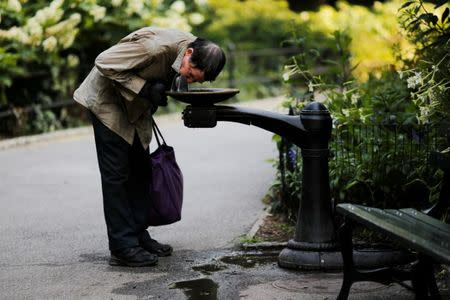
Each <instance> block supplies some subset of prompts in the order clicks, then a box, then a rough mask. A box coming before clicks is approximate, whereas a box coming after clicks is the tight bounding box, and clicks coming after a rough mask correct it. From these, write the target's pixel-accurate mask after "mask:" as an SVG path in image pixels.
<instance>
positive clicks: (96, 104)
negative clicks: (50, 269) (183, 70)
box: [74, 27, 196, 148]
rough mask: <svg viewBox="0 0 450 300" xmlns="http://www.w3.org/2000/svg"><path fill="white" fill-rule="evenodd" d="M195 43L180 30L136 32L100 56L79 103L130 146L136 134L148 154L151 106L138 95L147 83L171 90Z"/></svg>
mask: <svg viewBox="0 0 450 300" xmlns="http://www.w3.org/2000/svg"><path fill="white" fill-rule="evenodd" d="M195 39H196V37H195V36H193V35H192V34H190V33H185V32H182V31H179V30H175V29H162V28H156V27H145V28H142V29H139V30H137V31H135V32H132V33H131V34H129V35H128V36H126V37H124V38H123V39H122V40H120V41H119V43H117V44H116V45H114V46H112V47H111V48H109V49H107V50H105V51H104V52H102V53H100V55H99V56H98V57H97V58H96V60H95V66H94V67H93V68H92V70H91V72H90V73H89V75H88V76H87V77H86V78H85V80H84V81H83V82H82V83H81V85H80V87H79V88H78V89H77V90H76V91H75V93H74V100H75V101H77V102H78V103H80V104H81V105H83V106H85V107H86V108H87V109H89V110H91V111H92V112H93V113H94V114H95V115H96V116H97V117H98V119H99V120H100V121H101V122H102V123H103V124H105V125H106V126H107V127H108V128H110V129H111V130H112V131H114V132H115V133H117V134H118V135H119V136H121V137H122V138H123V139H124V140H125V141H127V142H128V143H129V144H130V145H131V144H132V143H133V138H134V134H135V131H136V132H137V134H138V136H139V139H140V141H141V143H142V145H143V146H144V148H147V147H148V145H149V143H150V140H151V136H152V130H151V112H150V109H151V104H150V102H149V100H147V99H143V98H141V97H139V96H138V95H137V94H138V93H139V91H140V90H141V89H142V87H143V86H144V84H145V82H146V80H155V79H158V80H162V81H164V82H165V83H166V86H168V87H169V88H170V85H171V82H172V80H173V78H174V76H175V75H176V73H178V72H179V70H180V67H181V62H182V58H183V56H184V53H185V51H186V49H187V45H188V44H189V43H191V42H193V41H194V40H195Z"/></svg>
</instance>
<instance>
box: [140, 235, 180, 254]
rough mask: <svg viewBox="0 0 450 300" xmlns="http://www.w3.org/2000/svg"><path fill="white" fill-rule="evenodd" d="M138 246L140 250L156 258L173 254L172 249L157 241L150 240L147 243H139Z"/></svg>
mask: <svg viewBox="0 0 450 300" xmlns="http://www.w3.org/2000/svg"><path fill="white" fill-rule="evenodd" d="M140 245H141V247H142V248H144V249H145V250H147V251H148V252H150V253H152V254H156V255H158V256H169V255H171V254H172V252H173V248H172V246H170V245H167V244H161V243H158V241H157V240H154V239H150V240H147V241H141V242H140Z"/></svg>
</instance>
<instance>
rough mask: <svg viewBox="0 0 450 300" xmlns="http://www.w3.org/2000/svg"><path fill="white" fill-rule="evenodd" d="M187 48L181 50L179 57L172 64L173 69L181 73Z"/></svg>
mask: <svg viewBox="0 0 450 300" xmlns="http://www.w3.org/2000/svg"><path fill="white" fill-rule="evenodd" d="M186 49H187V46H184V47H182V48H181V50H180V52H178V56H177V58H176V59H175V61H174V62H173V64H172V69H173V70H174V71H175V72H177V73H180V68H181V62H182V61H183V57H184V53H185V52H186Z"/></svg>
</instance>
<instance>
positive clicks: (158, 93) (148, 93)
mask: <svg viewBox="0 0 450 300" xmlns="http://www.w3.org/2000/svg"><path fill="white" fill-rule="evenodd" d="M139 96H140V97H143V98H146V99H148V100H149V101H150V102H151V103H152V105H153V107H158V106H167V95H166V86H165V85H164V84H163V83H162V82H159V81H155V82H150V81H147V82H146V83H145V85H144V86H143V87H142V89H141V91H140V92H139Z"/></svg>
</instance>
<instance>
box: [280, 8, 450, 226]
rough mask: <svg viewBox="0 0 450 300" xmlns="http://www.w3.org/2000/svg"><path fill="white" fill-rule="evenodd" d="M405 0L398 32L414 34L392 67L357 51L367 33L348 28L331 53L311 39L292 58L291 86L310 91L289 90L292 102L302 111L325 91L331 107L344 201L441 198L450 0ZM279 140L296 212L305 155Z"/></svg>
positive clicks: (337, 187) (290, 206)
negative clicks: (432, 164)
mask: <svg viewBox="0 0 450 300" xmlns="http://www.w3.org/2000/svg"><path fill="white" fill-rule="evenodd" d="M393 4H395V2H391V3H386V5H387V6H388V7H390V5H393ZM396 4H397V10H398V13H397V17H398V21H399V23H398V24H399V26H400V27H399V28H402V29H403V30H402V31H400V32H399V34H400V33H401V34H402V35H403V37H404V38H405V39H406V38H407V39H408V41H403V38H398V40H397V43H394V44H392V47H391V51H392V53H393V54H392V55H391V56H389V59H386V61H385V64H384V67H380V66H378V65H377V64H375V67H374V68H372V66H373V65H371V64H364V63H363V62H364V60H363V59H361V60H360V62H361V63H360V64H358V61H355V57H357V56H358V53H356V52H355V50H354V43H355V42H354V41H355V37H356V38H357V37H358V35H356V36H355V33H354V32H353V33H352V32H351V31H348V30H346V29H345V28H344V30H343V31H335V32H334V33H333V36H334V51H335V52H334V53H335V54H338V55H337V56H333V58H332V59H329V58H327V57H324V55H323V54H322V53H321V52H318V51H315V49H314V48H310V47H306V48H304V50H303V51H302V52H300V53H299V54H298V55H296V56H294V57H292V59H291V61H290V62H289V63H288V64H286V66H285V74H284V78H285V79H286V82H287V86H288V87H289V89H290V90H296V91H299V90H300V91H301V92H300V93H299V92H297V93H290V95H291V98H290V100H289V101H288V102H287V103H286V105H287V106H289V107H292V108H293V110H294V112H296V113H298V112H299V110H300V109H301V108H302V107H303V106H304V105H305V104H306V103H307V102H309V101H313V100H319V101H323V102H324V103H325V104H326V105H327V107H328V108H329V110H330V112H331V114H332V117H333V121H334V124H333V127H334V130H333V138H332V141H331V147H330V148H331V154H332V156H331V158H330V164H329V165H330V183H331V188H332V197H333V199H334V200H335V202H340V201H345V202H353V203H361V204H365V205H371V206H377V207H405V206H409V207H411V206H412V207H418V208H423V207H426V206H429V202H433V201H435V200H436V197H437V194H436V191H437V187H438V183H439V180H440V178H441V175H442V174H441V173H440V172H439V171H436V170H432V169H430V168H429V167H428V164H427V156H428V154H429V151H431V150H441V151H448V150H449V146H450V127H449V126H448V120H449V119H448V113H449V108H448V105H449V100H448V99H449V98H448V94H446V93H447V91H448V80H449V78H450V77H449V76H448V73H447V72H448V67H446V68H445V70H441V64H443V65H444V66H446V64H447V63H448V43H449V37H450V36H449V34H450V32H449V30H448V11H449V8H448V4H446V1H442V3H438V4H437V5H430V4H424V3H423V2H422V1H409V2H406V3H404V2H396ZM377 5H381V4H377ZM338 7H339V6H338ZM345 9H347V8H346V7H345V6H344V10H345ZM378 9H380V7H378ZM358 11H359V8H358ZM361 11H362V10H361ZM361 11H360V12H361ZM376 11H377V10H376V9H375V10H373V11H370V12H369V11H366V13H375V14H376ZM369 19H370V18H369ZM373 26H375V27H376V25H375V24H372V25H371V27H373ZM380 28H381V27H380ZM294 37H295V36H294ZM299 43H301V44H304V41H303V40H302V39H300V40H299ZM405 45H406V46H405ZM374 49H375V48H374ZM405 50H407V51H405ZM386 53H387V52H386ZM371 58H372V56H370V55H369V56H368V59H369V60H371ZM392 59H394V60H393V61H391V60H392ZM317 65H324V66H327V67H326V71H325V72H323V73H322V74H319V73H318V72H317V70H316V69H315V68H314V67H315V66H317ZM361 66H364V68H362V69H359V70H358V68H359V67H361ZM365 69H366V70H370V71H368V72H366V71H364V70H365ZM293 87H294V88H293ZM301 87H303V89H301ZM276 141H277V142H278V145H279V148H280V149H281V156H280V163H279V170H280V175H279V181H278V182H277V183H276V184H275V185H274V191H275V192H274V194H275V195H278V196H279V199H280V200H279V201H277V202H275V207H276V208H278V209H279V210H281V211H283V212H284V213H285V214H286V215H288V216H289V217H290V218H291V219H293V220H295V218H296V212H297V205H298V204H297V203H298V199H297V197H298V195H300V193H301V185H300V180H301V177H302V174H301V157H300V155H299V153H298V150H296V149H295V147H294V148H292V146H291V145H290V144H289V143H286V142H285V141H282V140H281V139H279V138H276Z"/></svg>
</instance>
